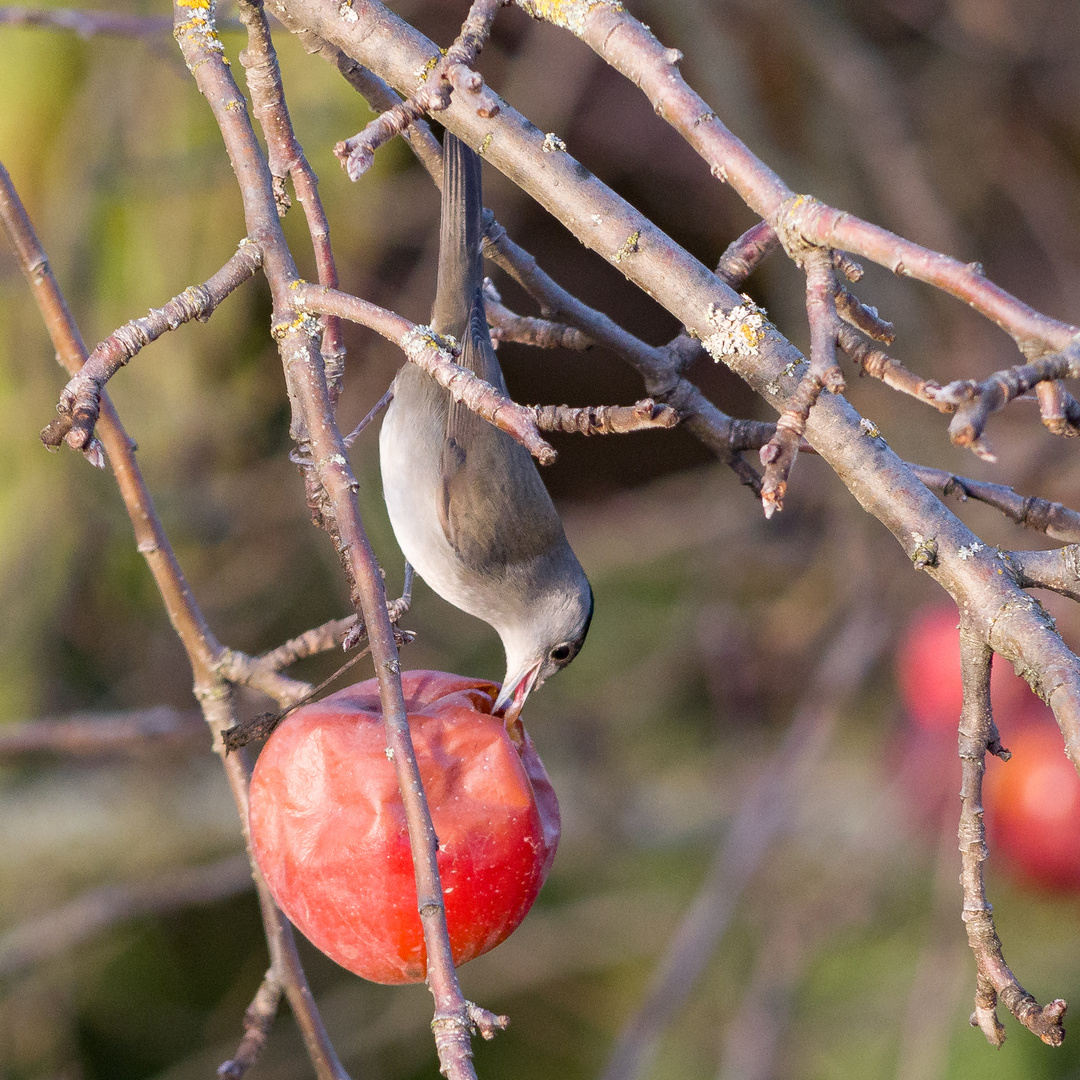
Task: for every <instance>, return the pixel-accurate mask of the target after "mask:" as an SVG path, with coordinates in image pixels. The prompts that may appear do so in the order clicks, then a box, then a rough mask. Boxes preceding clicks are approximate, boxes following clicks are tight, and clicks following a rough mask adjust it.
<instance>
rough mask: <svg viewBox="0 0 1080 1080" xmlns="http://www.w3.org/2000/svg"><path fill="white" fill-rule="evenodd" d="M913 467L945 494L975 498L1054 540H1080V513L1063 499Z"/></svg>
mask: <svg viewBox="0 0 1080 1080" xmlns="http://www.w3.org/2000/svg"><path fill="white" fill-rule="evenodd" d="M911 471H912V472H913V473H914V474H915V475H916V476H917V477H918V478H919V479H920V480H921V481H922V482H923V483H924V484H925V485H926V486H927V487H928V488H929V489H930V490H931V491H933V492H935V493H936V494H938V495H941V496H942V497H944V496H946V495H955V496H956V497H957V498H958V499H959V500H960V501H961V502H964V501H965V500H967V499H975V500H976V502H981V503H986V505H987V506H992V507H994V509H996V510H1000V511H1001V512H1002V513H1003V514H1004V515H1005V516H1006V517H1007V518H1008V519H1009V520H1010V521H1015V522H1016V524H1017V525H1023V526H1025V527H1026V528H1028V529H1034V530H1035V531H1036V532H1041V533H1046V535H1047V536H1049V537H1052V538H1053V539H1054V540H1061V541H1063V542H1064V543H1067V544H1077V543H1080V513H1077V512H1076V511H1075V510H1070V509H1069V508H1068V507H1067V506H1065V505H1064V504H1063V503H1058V502H1050V501H1049V500H1048V499H1039V498H1036V497H1035V496H1034V495H1027V496H1025V495H1018V494H1017V493H1016V492H1015V491H1013V489H1012V488H1011V487H1005V485H1004V484H990V483H987V481H985V480H972V479H970V478H969V477H966V476H957V475H956V474H955V473H950V472H945V471H943V470H942V469H930V468H927V466H925V465H912V466H911Z"/></svg>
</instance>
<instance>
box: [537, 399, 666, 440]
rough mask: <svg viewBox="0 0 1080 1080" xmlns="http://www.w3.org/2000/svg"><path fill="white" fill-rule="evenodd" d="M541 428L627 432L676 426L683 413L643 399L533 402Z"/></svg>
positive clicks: (585, 433) (544, 429)
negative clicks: (581, 405) (608, 402)
mask: <svg viewBox="0 0 1080 1080" xmlns="http://www.w3.org/2000/svg"><path fill="white" fill-rule="evenodd" d="M531 408H532V410H533V412H534V413H535V414H536V426H537V427H538V428H539V429H540V430H541V431H570V432H575V433H577V434H579V435H625V434H627V433H628V432H631V431H647V430H649V429H651V428H673V427H675V425H676V424H678V422H679V414H678V413H677V412H676V411H675V410H674V409H673V408H672V407H671V406H670V405H657V404H656V402H655V401H653V400H652V399H651V398H643V399H642V400H641V401H639V402H637V403H636V404H634V405H589V406H586V407H585V408H580V409H574V408H571V407H570V406H569V405H533V406H531Z"/></svg>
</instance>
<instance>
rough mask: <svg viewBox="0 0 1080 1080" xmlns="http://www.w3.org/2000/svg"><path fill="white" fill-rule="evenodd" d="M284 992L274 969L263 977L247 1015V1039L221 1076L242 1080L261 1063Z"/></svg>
mask: <svg viewBox="0 0 1080 1080" xmlns="http://www.w3.org/2000/svg"><path fill="white" fill-rule="evenodd" d="M283 993H284V987H283V986H282V985H281V983H279V982H278V980H277V976H276V975H275V974H274V969H273V968H271V969H270V970H269V971H268V972H267V973H266V974H265V975H264V976H263V981H262V982H261V983H259V989H258V990H257V991H256V992H255V997H254V998H252V1000H251V1004H250V1005H249V1006H248V1007H247V1009H246V1011H245V1012H244V1037H243V1038H242V1039H241V1040H240V1045H239V1046H238V1047H237V1048H236V1053H235V1054H233V1056H232V1057H231V1058H229V1060H228V1061H225V1062H222V1064H220V1065H219V1066H218V1070H217V1074H218V1076H220V1077H223V1078H224V1080H240V1078H241V1077H242V1076H243V1075H244V1074H245V1073H246V1072H247V1071H248V1069H250V1068H251V1066H252V1065H254V1064H255V1062H256V1061H258V1060H259V1054H261V1053H262V1051H263V1047H265V1046H266V1040H267V1039H269V1038H270V1029H271V1027H273V1024H274V1019H275V1017H276V1016H277V1011H278V1005H279V1004H280V1003H281V995H282V994H283Z"/></svg>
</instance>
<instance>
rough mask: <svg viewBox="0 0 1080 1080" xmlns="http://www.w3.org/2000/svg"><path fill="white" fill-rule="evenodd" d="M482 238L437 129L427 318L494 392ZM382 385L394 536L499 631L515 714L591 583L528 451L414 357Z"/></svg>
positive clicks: (576, 636) (563, 660)
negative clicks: (438, 223) (434, 237)
mask: <svg viewBox="0 0 1080 1080" xmlns="http://www.w3.org/2000/svg"><path fill="white" fill-rule="evenodd" d="M482 239H483V202H482V194H481V185H480V159H479V157H477V155H476V154H475V153H474V152H473V151H472V150H470V149H469V148H468V147H467V146H466V145H465V144H464V143H463V142H461V141H460V140H459V139H457V138H455V137H454V136H453V135H451V134H450V133H449V132H447V133H446V136H445V139H444V143H443V191H442V229H441V233H440V236H439V280H438V286H437V288H436V293H435V307H434V310H433V312H432V316H431V326H432V328H433V329H434V330H435V331H436V333H438V334H440V335H452V336H453V337H454V338H455V339H456V340H457V341H458V342H459V343H460V345H461V356H460V358H459V359H458V363H460V364H461V365H462V366H463V367H467V368H468V369H469V370H470V371H472V372H475V373H476V374H477V375H479V376H480V377H481V378H483V379H486V380H487V381H488V382H489V383H491V384H492V385H493V386H496V387H498V389H499V390H501V391H502V392H503V393H506V383H505V382H504V380H503V374H502V370H501V369H500V367H499V362H498V360H497V359H496V358H495V350H494V349H493V348H492V346H491V338H490V336H489V333H488V324H487V316H486V313H485V310H484V297H483V280H484V278H483V258H482V256H481V252H480V247H481V242H482ZM393 391H394V396H393V400H392V401H391V403H390V406H389V408H388V409H387V412H386V417H385V419H384V421H383V426H382V432H381V434H380V437H379V456H380V461H381V465H382V481H383V495H384V498H385V499H386V508H387V511H388V512H389V515H390V524H391V525H392V526H393V529H394V535H395V536H396V537H397V541H398V544H399V545H400V547H401V550H402V552H403V553H404V555H405V558H406V559H408V561H409V562H410V563H411V564H412V565H413V567H414V568H415V569H416V571H417V572H418V573H419V574H420V576H421V577H422V578H423V579H424V580H425V581H426V582H427V583H428V584H429V585H430V586H431V587H432V589H434V590H435V592H437V593H438V594H439V595H440V596H441V597H442V598H443V599H444V600H448V601H449V602H450V603H451V604H453V605H454V606H455V607H459V608H461V610H462V611H466V612H468V613H469V614H470V615H475V616H476V617H477V618H479V619H483V620H484V621H485V622H487V623H490V624H491V626H493V627H494V628H495V630H496V631H497V632H498V634H499V637H500V638H502V643H503V648H504V649H505V651H506V678H505V679H504V681H503V686H502V691H501V692H500V694H499V697H498V700H497V701H496V703H495V708H496V711H497V712H498V711H503V710H505V715H506V716H507V718H508V719H515V718H516V717H517V714H518V713H519V712H520V711H521V706H522V705H523V704H524V702H525V699H526V697H528V695H529V693H530V692H531V691H532V690H534V689H535V688H536V687H538V686H540V685H541V684H542V683H543V682H544V680H545V679H547V678H548V677H549V676H551V675H553V674H554V673H555V672H556V671H558V670H559V669H560V668H564V667H566V665H567V664H569V663H570V661H571V660H573V659H574V657H575V656H576V655H577V653H578V650H579V649H580V648H581V645H582V642H583V641H584V640H585V634H586V633H587V631H588V629H589V621H590V619H591V618H592V609H593V597H592V589H590V588H589V582H588V580H587V579H586V577H585V572H584V571H583V570H582V569H581V565H580V564H579V563H578V561H577V558H576V557H575V555H574V553H573V551H571V549H570V545H569V544H568V543H567V541H566V535H565V534H564V533H563V528H562V523H561V522H560V521H559V515H558V514H557V513H556V511H555V507H554V506H553V505H552V502H551V497H550V496H549V495H548V493H547V489H546V488H545V487H544V483H543V481H542V480H541V479H540V474H539V472H538V471H537V468H536V465H535V463H534V462H533V459H532V457H531V455H530V454H529V452H528V451H527V450H525V449H524V448H523V447H522V446H520V445H519V444H518V443H516V442H515V441H514V440H513V439H512V438H511V437H510V436H509V435H507V434H506V433H505V432H502V431H499V430H498V429H497V428H495V427H493V426H492V425H491V424H489V423H487V421H485V420H481V419H480V418H479V417H478V416H477V415H476V414H475V413H473V412H472V411H471V410H470V409H468V408H466V407H465V406H464V405H461V404H459V403H458V402H455V401H452V400H451V398H450V395H449V393H448V392H447V391H446V390H444V389H443V388H442V387H440V386H439V385H438V384H437V383H436V382H435V381H434V379H432V378H431V377H430V376H429V375H427V374H426V373H425V372H423V371H421V370H420V368H418V367H417V366H416V365H415V364H406V365H405V366H404V367H403V368H402V369H401V370H400V371H399V372H398V373H397V377H396V378H395V380H394V387H393Z"/></svg>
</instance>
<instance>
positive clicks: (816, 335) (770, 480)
mask: <svg viewBox="0 0 1080 1080" xmlns="http://www.w3.org/2000/svg"><path fill="white" fill-rule="evenodd" d="M801 258H802V261H803V268H804V269H805V271H806V313H807V318H808V319H809V322H810V363H809V365H808V367H807V369H806V372H805V373H804V374H803V375H802V376H801V378H800V380H799V385H798V387H797V388H796V390H795V393H794V394H792V396H791V400H790V401H789V402H788V405H787V408H786V409H784V411H783V412H782V413H781V414H780V419H779V420H777V422H776V434H775V435H774V436H773V437H772V439H771V440H770V441H769V442H768V443H767V444H766V445H765V446H763V447H762V448H761V464H762V465H764V466H765V477H764V479H763V480H762V484H761V505H762V507H763V509H764V511H765V516H766V517H767V518H770V517H772V516H773V514H774V513H775V512H776V511H777V510H783V508H784V495H785V494H786V492H787V485H788V477H789V475H790V474H791V468H792V466H793V465H794V464H795V459H796V457H797V456H798V453H799V445H800V443H801V442H802V437H803V434H804V432H805V431H806V421H807V419H808V417H809V415H810V410H811V409H812V408H813V407H814V405H815V404H816V403H817V399H818V397H819V395H820V394H821V392H822V390H828V391H830V392H831V393H833V394H838V393H840V392H841V391H842V390H843V389H844V376H843V374H842V373H841V371H840V368H839V366H838V365H837V363H836V345H837V338H838V336H839V333H840V330H841V325H840V319H839V317H838V315H837V311H836V296H837V284H836V277H835V275H834V273H833V261H832V256H831V255H830V254H829V253H828V252H827V251H807V252H804V253H803V254H802V256H801Z"/></svg>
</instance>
